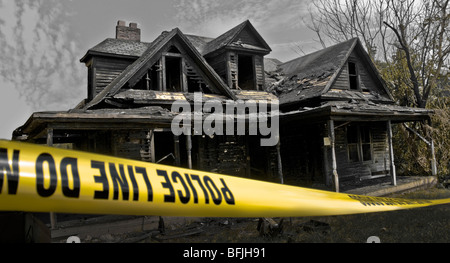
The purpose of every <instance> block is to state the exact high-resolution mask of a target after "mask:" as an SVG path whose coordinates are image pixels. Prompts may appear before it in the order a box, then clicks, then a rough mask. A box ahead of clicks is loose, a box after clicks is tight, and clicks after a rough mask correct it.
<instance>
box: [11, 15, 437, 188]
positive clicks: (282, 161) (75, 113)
mask: <svg viewBox="0 0 450 263" xmlns="http://www.w3.org/2000/svg"><path fill="white" fill-rule="evenodd" d="M140 34H141V33H140V29H139V28H138V27H137V25H136V24H134V23H131V24H129V25H128V26H127V25H126V24H125V23H124V22H122V21H119V22H118V24H117V26H116V38H108V39H106V40H104V41H102V42H101V43H99V44H98V45H96V46H95V47H93V48H91V49H90V50H88V51H87V53H86V55H85V56H84V57H83V58H82V59H81V62H82V63H84V64H85V65H86V67H87V98H86V99H85V100H83V101H82V102H80V103H79V104H78V105H77V106H76V107H75V108H73V109H70V110H68V111H62V112H36V113H33V114H32V116H31V117H30V118H29V119H28V120H27V122H26V123H25V124H24V125H23V126H21V127H19V128H18V129H16V130H15V131H14V133H13V139H14V140H21V141H26V142H33V143H40V144H48V145H57V144H64V145H65V146H67V147H70V148H72V149H76V150H82V151H89V152H94V153H101V154H108V155H113V156H118V157H125V158H130V159H136V160H142V161H147V162H154V163H162V164H169V165H175V166H182V167H187V168H193V169H197V170H204V171H213V172H219V173H224V174H229V175H234V176H243V177H249V178H258V179H267V180H270V181H277V182H280V180H279V179H280V178H281V182H283V178H290V179H298V180H299V181H301V183H300V185H302V184H305V183H311V182H313V183H318V184H323V185H326V186H329V187H330V189H336V190H339V182H342V181H345V180H363V179H371V178H377V177H381V176H391V177H392V178H393V179H395V164H394V161H393V160H394V157H393V152H392V140H391V127H392V124H394V123H401V122H407V121H419V120H420V121H423V120H429V114H430V112H429V111H427V110H423V109H422V110H421V109H411V108H405V107H400V106H397V105H396V104H395V102H394V100H393V98H392V96H391V95H390V93H389V90H388V89H387V87H386V84H385V83H384V81H383V80H382V78H381V77H380V75H379V73H378V71H377V69H376V68H375V66H374V65H373V63H372V62H371V60H370V58H369V57H368V55H367V53H366V52H365V51H364V49H363V47H362V45H361V43H360V42H359V40H358V39H352V40H349V41H347V42H344V43H341V44H338V45H336V46H333V47H330V48H327V49H324V50H320V51H317V52H315V53H312V54H310V55H307V56H304V57H301V58H296V59H294V60H291V61H288V62H286V63H281V62H279V61H276V60H273V59H265V56H266V55H268V54H269V53H270V52H271V49H270V47H269V46H268V44H267V43H266V42H265V40H264V39H263V38H262V37H261V35H260V34H259V33H258V32H257V31H256V29H255V28H254V27H253V25H252V24H251V23H250V22H249V21H245V22H243V23H241V24H240V25H237V26H236V27H234V28H232V29H230V30H229V31H227V32H225V33H224V34H222V35H220V36H219V37H217V38H208V37H204V36H196V35H185V34H184V33H183V32H181V30H179V29H178V28H176V29H173V30H171V31H169V32H163V33H162V34H160V35H159V36H158V37H157V38H156V39H155V40H154V41H153V42H151V43H146V42H142V41H141V37H140ZM265 65H266V66H265ZM269 65H270V67H269ZM265 67H267V70H265ZM269 68H273V70H269ZM268 71H271V72H268ZM200 92H201V94H202V95H201V97H202V101H203V102H204V101H208V100H215V101H219V102H220V103H221V104H222V105H223V106H225V105H226V103H227V101H228V102H229V101H260V100H263V101H276V102H277V103H276V105H277V108H276V111H275V110H274V111H272V112H270V114H269V115H270V116H273V115H271V114H273V113H275V114H276V115H277V116H279V121H280V131H279V132H280V133H279V136H280V141H279V143H277V144H276V145H273V146H267V147H263V146H261V145H260V139H261V137H263V136H262V135H257V136H255V135H249V134H248V130H247V133H246V134H244V135H237V133H235V134H236V135H214V136H208V135H205V134H201V133H200V134H199V133H192V135H180V136H175V135H174V134H173V133H172V131H171V123H172V121H173V120H174V118H175V117H176V116H179V113H180V112H176V111H173V110H172V108H171V105H173V103H174V102H175V101H185V102H186V103H189V105H194V104H195V94H196V93H200ZM278 101H279V105H278ZM278 106H279V111H278ZM269 108H270V107H269ZM270 109H272V108H270ZM273 109H275V108H273ZM202 114H203V118H205V117H206V116H208V114H211V112H202ZM237 115H238V114H236V115H234V114H232V116H231V118H232V119H233V121H234V122H238V116H237ZM244 116H245V118H244V119H245V121H246V122H247V124H248V125H247V126H246V127H249V126H250V124H251V123H250V122H251V121H250V119H249V118H248V114H244ZM228 117H230V116H228ZM247 129H249V128H247ZM333 186H334V188H332V187H333Z"/></svg>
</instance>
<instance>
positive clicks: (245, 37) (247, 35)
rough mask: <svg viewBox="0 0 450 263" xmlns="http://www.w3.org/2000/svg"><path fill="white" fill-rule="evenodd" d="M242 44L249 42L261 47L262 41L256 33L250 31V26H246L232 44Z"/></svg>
mask: <svg viewBox="0 0 450 263" xmlns="http://www.w3.org/2000/svg"><path fill="white" fill-rule="evenodd" d="M240 44H248V45H252V46H257V47H261V48H262V46H261V44H260V42H259V41H258V39H257V38H256V37H255V36H254V34H253V33H252V32H251V31H250V29H249V28H244V29H243V30H242V31H241V32H240V33H239V35H238V36H237V37H236V38H235V39H234V41H233V43H232V45H240Z"/></svg>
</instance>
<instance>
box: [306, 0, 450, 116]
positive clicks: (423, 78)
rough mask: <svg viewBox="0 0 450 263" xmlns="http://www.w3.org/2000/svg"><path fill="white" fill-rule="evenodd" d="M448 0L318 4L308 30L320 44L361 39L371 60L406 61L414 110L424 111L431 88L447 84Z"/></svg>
mask: <svg viewBox="0 0 450 263" xmlns="http://www.w3.org/2000/svg"><path fill="white" fill-rule="evenodd" d="M449 8H450V6H449V0H376V1H365V0H362V1H361V0H360V1H357V0H315V1H314V2H313V3H312V8H311V9H310V14H311V15H310V23H309V28H310V29H312V30H313V31H314V32H315V33H316V34H317V35H318V36H319V39H320V42H321V43H322V45H324V43H325V41H326V40H328V41H331V42H332V43H336V42H341V41H343V40H347V39H350V38H353V37H359V38H360V40H361V41H362V43H363V44H364V45H365V48H366V50H367V52H368V53H369V56H370V57H371V58H372V59H373V60H374V61H378V62H382V63H384V64H388V65H389V64H394V63H397V62H398V61H396V60H398V59H399V57H398V54H399V53H398V52H397V51H401V52H402V53H403V55H404V58H405V60H406V67H407V72H408V74H409V81H408V82H407V83H405V84H406V85H407V86H408V87H409V88H410V89H411V90H412V91H413V94H414V105H415V106H417V107H422V108H425V107H426V106H427V102H428V98H429V96H430V94H431V92H432V91H433V89H434V88H435V87H436V86H437V85H438V84H439V83H446V81H445V80H444V81H442V78H447V79H448V60H449V53H450V37H449V21H450V12H449Z"/></svg>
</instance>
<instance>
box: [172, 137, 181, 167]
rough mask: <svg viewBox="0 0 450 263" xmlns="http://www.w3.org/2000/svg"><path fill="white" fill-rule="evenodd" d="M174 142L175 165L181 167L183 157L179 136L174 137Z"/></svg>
mask: <svg viewBox="0 0 450 263" xmlns="http://www.w3.org/2000/svg"><path fill="white" fill-rule="evenodd" d="M173 141H174V144H175V150H174V151H175V165H176V166H180V164H181V155H180V137H179V136H175V135H174V136H173Z"/></svg>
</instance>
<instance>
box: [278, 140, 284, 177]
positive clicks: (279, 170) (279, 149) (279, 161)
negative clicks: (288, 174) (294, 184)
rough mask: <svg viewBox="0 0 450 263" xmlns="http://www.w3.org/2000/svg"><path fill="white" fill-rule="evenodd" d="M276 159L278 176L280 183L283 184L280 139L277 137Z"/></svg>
mask: <svg viewBox="0 0 450 263" xmlns="http://www.w3.org/2000/svg"><path fill="white" fill-rule="evenodd" d="M277 159H278V176H279V177H280V181H281V184H284V178H283V166H282V162H281V139H280V138H278V143H277Z"/></svg>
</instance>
